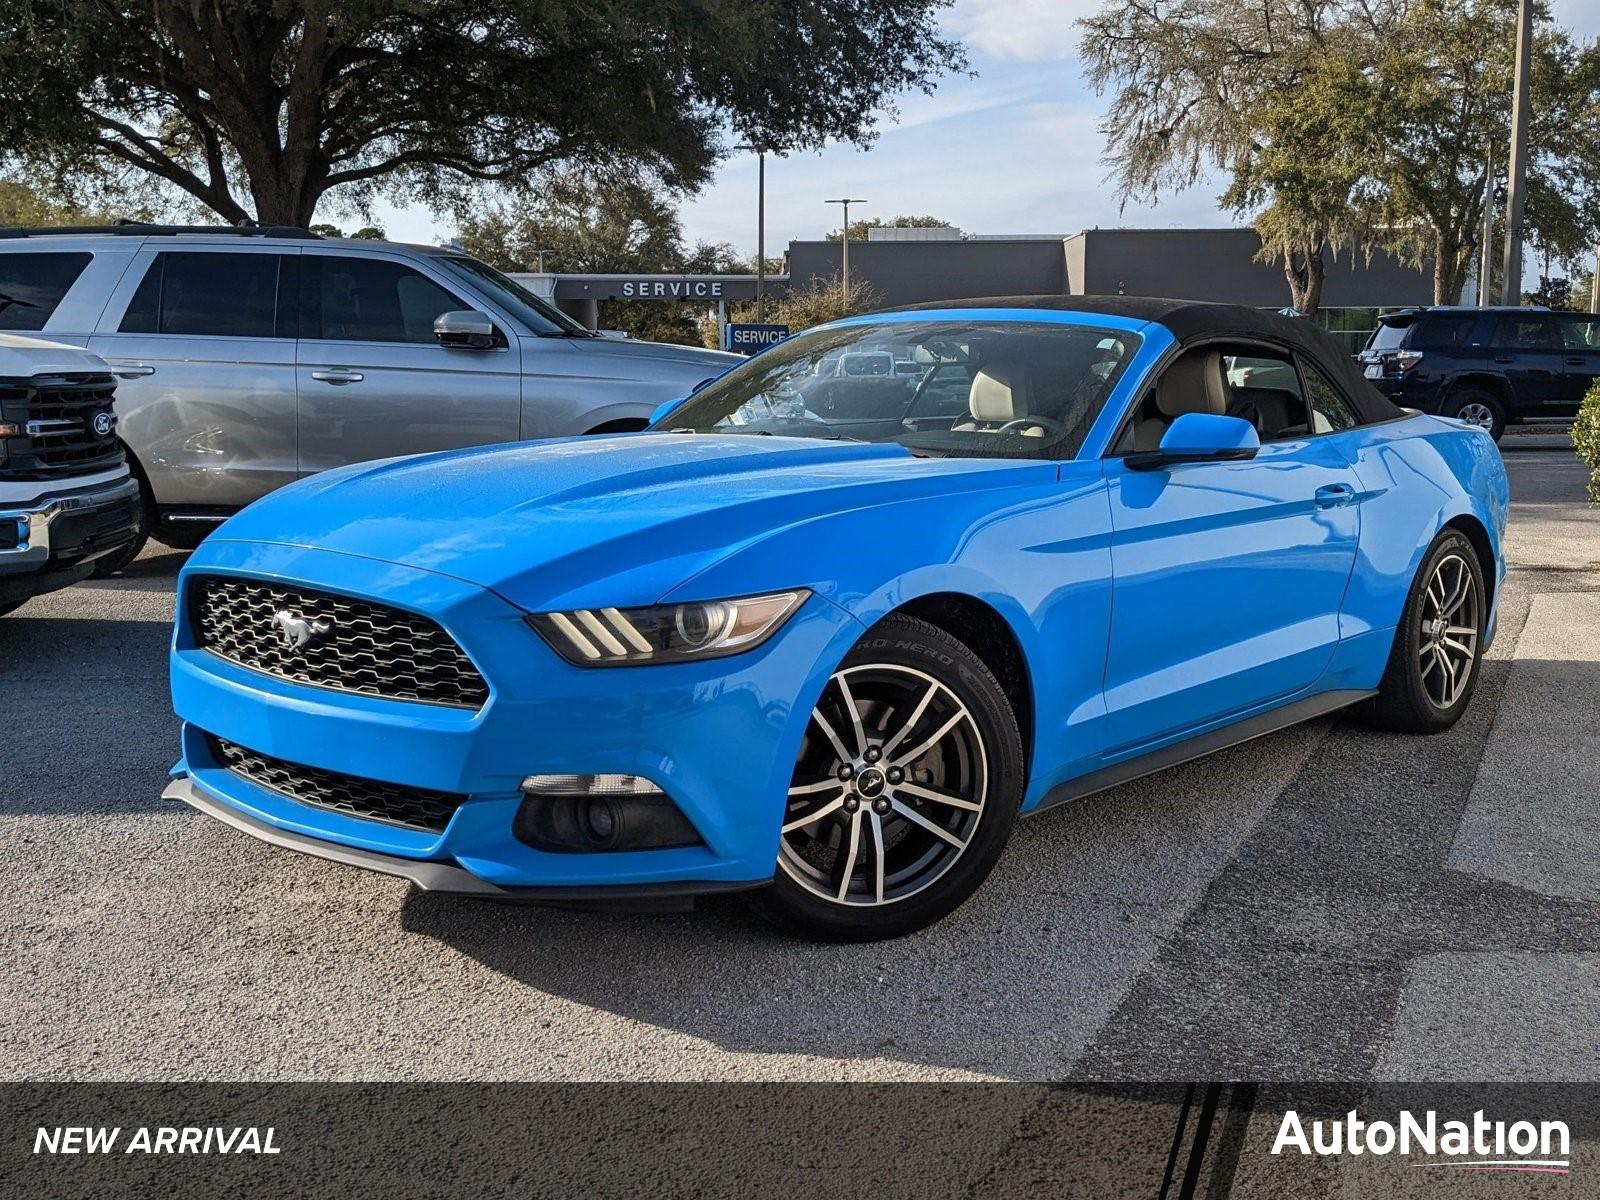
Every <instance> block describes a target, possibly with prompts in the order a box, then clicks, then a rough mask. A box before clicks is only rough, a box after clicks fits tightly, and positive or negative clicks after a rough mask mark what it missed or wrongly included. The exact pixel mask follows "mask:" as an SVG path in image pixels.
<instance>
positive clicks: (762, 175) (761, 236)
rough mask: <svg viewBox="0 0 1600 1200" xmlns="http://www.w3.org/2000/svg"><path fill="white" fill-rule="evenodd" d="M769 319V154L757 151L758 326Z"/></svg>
mask: <svg viewBox="0 0 1600 1200" xmlns="http://www.w3.org/2000/svg"><path fill="white" fill-rule="evenodd" d="M766 319H767V152H766V151H765V150H757V151H756V324H757V325H761V324H764V323H765V322H766Z"/></svg>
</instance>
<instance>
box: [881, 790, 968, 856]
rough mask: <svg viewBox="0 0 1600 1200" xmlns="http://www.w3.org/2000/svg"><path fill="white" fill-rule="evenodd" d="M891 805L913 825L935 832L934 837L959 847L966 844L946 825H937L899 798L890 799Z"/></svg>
mask: <svg viewBox="0 0 1600 1200" xmlns="http://www.w3.org/2000/svg"><path fill="white" fill-rule="evenodd" d="M889 807H890V808H891V809H893V810H894V811H895V812H896V813H898V814H899V815H900V816H902V817H904V818H905V819H906V820H908V821H910V822H911V823H912V824H913V825H919V826H921V827H922V828H923V829H925V830H926V831H927V832H929V833H931V834H933V836H934V837H936V838H938V839H940V840H941V841H945V842H949V843H950V845H952V846H957V847H961V846H965V845H966V843H965V842H963V841H962V840H961V839H960V838H958V837H957V836H956V835H955V834H953V833H951V832H950V831H949V830H948V829H946V828H945V827H944V826H942V825H936V824H935V823H934V822H932V821H930V820H928V818H927V817H925V816H923V815H922V814H921V813H919V812H918V811H917V810H916V809H914V808H911V807H909V806H907V805H904V804H901V803H900V801H898V800H891V801H889Z"/></svg>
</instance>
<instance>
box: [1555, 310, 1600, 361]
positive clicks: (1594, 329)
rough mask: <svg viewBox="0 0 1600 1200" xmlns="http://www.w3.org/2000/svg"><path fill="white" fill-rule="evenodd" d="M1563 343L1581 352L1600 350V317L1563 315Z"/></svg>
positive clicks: (1566, 346) (1588, 352)
mask: <svg viewBox="0 0 1600 1200" xmlns="http://www.w3.org/2000/svg"><path fill="white" fill-rule="evenodd" d="M1560 324H1561V344H1562V348H1563V349H1566V350H1574V351H1576V352H1577V353H1579V354H1594V353H1596V352H1600V317H1562V318H1561V322H1560Z"/></svg>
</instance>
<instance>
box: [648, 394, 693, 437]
mask: <svg viewBox="0 0 1600 1200" xmlns="http://www.w3.org/2000/svg"><path fill="white" fill-rule="evenodd" d="M687 399H688V397H687V396H679V397H678V398H677V399H675V400H668V401H667V402H666V403H664V404H658V405H656V410H655V411H654V412H653V413H651V414H650V424H649V426H648V428H650V429H654V428H655V427H656V426H657V425H658V424H660V423H661V422H662V421H664V420H666V419H667V415H668V414H669V413H670V412H672V410H673V409H675V408H677V407H678V405H680V404H682V403H683V402H684V401H685V400H687Z"/></svg>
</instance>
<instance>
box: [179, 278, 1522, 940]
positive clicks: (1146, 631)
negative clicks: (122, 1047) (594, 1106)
mask: <svg viewBox="0 0 1600 1200" xmlns="http://www.w3.org/2000/svg"><path fill="white" fill-rule="evenodd" d="M1108 342H1110V343H1114V345H1110V346H1108V345H1107V343H1108ZM861 344H871V345H873V346H875V347H877V348H878V349H880V350H883V351H885V352H887V353H891V354H893V357H894V358H895V359H896V360H897V361H899V360H926V361H928V362H929V364H930V369H929V370H928V372H927V374H926V375H925V376H924V378H923V381H922V383H923V384H928V383H929V382H930V381H931V380H932V379H934V378H935V377H936V376H946V377H948V376H959V377H960V378H962V379H964V380H965V395H966V403H965V405H964V407H963V409H962V411H961V412H959V413H949V414H947V415H946V416H944V417H942V418H940V419H939V420H934V419H932V418H931V417H930V418H920V419H919V418H906V419H903V420H899V421H893V422H890V421H879V422H878V423H876V424H874V423H873V422H870V421H866V420H860V421H854V422H852V427H853V428H854V430H855V431H856V434H858V435H859V437H852V436H849V435H842V434H841V433H840V432H839V430H840V424H839V423H838V422H835V421H832V420H822V419H819V418H817V417H816V416H815V415H814V414H812V413H810V412H808V411H806V410H804V409H800V408H796V407H795V406H794V405H793V404H792V403H791V402H790V398H791V397H792V396H793V394H794V391H795V388H796V387H797V385H799V384H801V383H803V382H805V381H807V380H811V379H814V378H815V377H816V376H815V369H816V365H817V363H818V362H820V361H825V360H826V359H827V358H828V356H830V355H834V354H837V353H838V352H839V351H841V350H846V349H848V348H850V347H852V346H856V345H861ZM1108 361H1109V362H1112V363H1113V364H1114V365H1113V366H1112V368H1111V370H1110V371H1109V372H1107V371H1105V370H1104V367H1105V364H1106V363H1107V362H1108ZM1228 361H1231V363H1232V366H1233V368H1234V369H1240V368H1243V369H1247V370H1251V369H1256V368H1259V369H1260V371H1261V375H1260V378H1262V379H1266V380H1269V381H1271V383H1272V385H1273V386H1270V387H1262V386H1255V380H1256V378H1257V376H1255V375H1249V376H1247V378H1249V379H1250V381H1251V383H1250V386H1244V387H1234V386H1233V385H1231V384H1230V383H1229V381H1228V375H1227V369H1226V368H1225V365H1224V364H1225V362H1228ZM852 382H856V383H859V384H861V385H862V388H861V390H860V391H858V392H856V393H854V395H855V396H856V397H857V398H858V400H859V402H860V403H861V404H862V405H863V406H864V407H865V408H867V409H870V410H871V411H872V412H873V413H875V414H876V413H882V412H885V411H888V410H890V409H891V408H892V405H891V404H890V403H889V402H888V401H887V400H885V399H884V397H891V398H892V400H893V404H903V403H905V398H904V397H903V395H902V393H903V391H904V389H905V387H906V385H907V382H908V381H907V380H905V379H902V378H901V377H899V376H898V375H895V374H878V375H874V376H871V377H868V378H864V379H857V380H853V381H852ZM869 388H877V389H880V390H881V392H882V393H883V395H882V396H879V397H873V396H871V395H870V394H869V393H868V390H867V389H869ZM912 403H914V398H913V400H912ZM842 415H843V416H844V417H846V418H848V417H849V416H850V414H849V413H848V412H847V413H844V414H842ZM656 428H657V429H658V430H662V431H667V430H670V431H671V432H652V433H646V434H644V435H641V436H632V437H627V438H606V439H581V440H577V439H575V440H568V441H564V442H558V443H548V444H543V445H533V446H517V447H503V448H498V449H488V450H473V451H462V452H459V453H455V454H441V455H430V456H425V457H420V458H415V459H409V460H406V461H403V462H391V463H384V464H376V465H373V466H371V467H350V468H346V469H344V470H340V471H336V472H330V473H328V474H326V475H323V476H321V477H319V478H317V479H311V480H306V481H304V482H303V483H300V484H298V485H296V486H294V487H291V488H286V489H284V490H283V491H281V492H279V493H278V494H276V495H274V496H272V497H269V498H267V499H266V500H264V501H262V502H261V503H259V504H256V505H253V506H252V507H251V508H250V509H248V510H247V511H245V512H244V513H241V514H240V515H239V516H237V517H235V518H233V519H232V520H231V521H230V522H228V524H227V525H225V526H224V527H223V528H222V529H221V530H219V531H218V533H217V534H216V535H215V536H213V537H212V538H210V539H208V540H207V542H206V543H205V545H204V546H202V547H201V548H200V549H199V550H198V551H197V552H196V553H195V555H194V556H193V557H192V558H191V559H190V561H189V563H188V564H187V565H186V566H185V568H184V572H183V575H182V577H181V580H180V592H181V601H180V604H179V606H178V613H179V615H178V624H177V629H176V633H175V637H174V642H173V654H172V660H171V667H172V692H173V702H174V706H175V708H176V711H177V712H178V714H179V716H180V717H181V718H182V720H183V723H184V724H183V734H182V738H183V747H182V749H183V759H182V762H181V764H180V766H179V768H178V771H177V775H178V777H177V778H176V779H175V781H174V783H173V784H172V786H171V787H170V788H169V789H168V793H167V794H168V795H169V796H170V797H172V798H174V799H180V800H183V801H185V802H187V803H189V804H191V805H194V806H195V807H197V808H199V809H201V810H202V811H205V812H207V813H210V814H211V815H213V816H215V817H217V818H219V819H221V820H223V821H226V822H228V823H229V824H231V825H234V826H235V827H237V828H240V829H242V830H245V831H247V832H249V833H251V834H253V835H255V836H257V837H260V838H264V839H266V840H268V841H271V842H275V843H278V844H280V845H285V846H291V847H293V848H295V849H299V850H302V851H305V852H308V853H311V854H316V855H320V856H323V857H326V858H332V859H335V860H338V861H341V862H346V863H351V864H355V865H359V866H364V867H368V868H371V869H374V870H379V871H386V872H389V873H392V874H397V875H401V876H404V877H407V878H410V879H412V880H414V881H415V882H417V883H418V884H419V885H421V886H423V887H426V888H434V889H440V890H447V891H449V890H454V891H464V892H469V893H473V894H479V895H500V896H524V897H529V898H534V899H541V898H542V899H570V898H574V897H580V896H582V897H609V898H611V899H617V898H624V899H638V898H641V897H644V898H648V899H650V900H652V901H659V900H660V899H661V897H663V896H685V895H693V894H697V893H701V892H706V891H719V890H750V891H751V892H752V898H753V901H754V903H755V904H756V905H757V906H758V907H759V908H760V910H761V911H762V912H763V913H765V914H766V915H767V916H768V917H770V918H771V919H772V920H774V921H775V922H777V923H778V924H780V925H782V926H783V927H785V928H788V929H791V930H795V931H798V932H801V933H803V934H805V935H807V936H811V937H821V938H838V939H852V940H856V939H869V938H880V937H889V936H895V935H898V934H903V933H907V932H910V931H912V930H915V929H919V928H922V927H923V926H925V925H928V924H929V923H931V922H933V921H936V920H938V919H940V918H941V917H943V916H944V915H945V914H947V913H949V912H950V911H951V910H952V909H954V908H955V907H956V906H957V905H958V904H960V903H961V902H962V901H963V900H965V899H966V898H967V897H968V896H969V895H971V893H972V892H973V891H974V890H975V889H976V888H977V887H978V886H979V884H980V883H981V882H982V881H983V879H984V878H985V877H986V876H987V875H988V873H989V871H990V869H991V868H992V867H993V865H994V863H995V861H996V859H997V858H998V856H999V855H1000V852H1001V850H1002V848H1003V847H1004V845H1005V843H1006V840H1007V838H1008V837H1009V835H1010V832H1011V827H1012V824H1013V822H1014V820H1015V818H1016V817H1017V815H1018V814H1019V813H1032V812H1037V811H1039V810H1042V809H1044V808H1047V807H1049V806H1050V805H1053V804H1058V803H1063V802H1066V801H1070V800H1075V799H1078V798H1081V797H1083V796H1085V795H1088V794H1090V793H1092V792H1095V791H1097V790H1099V789H1101V788H1105V787H1108V786H1111V785H1112V784H1115V783H1119V782H1122V781H1123V780H1126V779H1129V778H1133V777H1135V776H1137V775H1141V774H1144V773H1147V772H1149V771H1153V770H1157V769H1160V768H1161V767H1164V766H1167V765H1171V764H1173V763H1176V762H1181V761H1184V760H1186V759H1189V758H1192V757H1194V756H1196V755H1198V754H1202V753H1205V752H1207V751H1209V750H1213V749H1216V748H1218V747H1221V746H1224V745H1228V744H1231V743H1233V742H1237V741H1240V740H1243V739H1245V738H1250V737H1254V736H1257V735H1259V734H1261V733H1265V732H1268V731H1270V730H1272V729H1275V728H1278V727H1280V726H1283V725H1286V724H1290V723H1293V722H1295V721H1300V720H1304V719H1307V718H1309V717H1313V716H1317V715H1320V714H1324V713H1328V712H1331V711H1334V710H1337V709H1340V708H1344V707H1348V706H1351V705H1357V704H1359V705H1362V706H1364V708H1363V711H1364V712H1365V715H1366V716H1367V717H1368V719H1370V720H1372V721H1374V722H1376V723H1378V724H1381V725H1384V726H1387V727H1389V728H1394V729H1401V730H1409V731H1413V732H1436V731H1439V730H1442V729H1445V728H1448V727H1449V726H1450V725H1451V724H1452V723H1453V722H1454V721H1455V720H1456V719H1457V718H1458V717H1459V716H1460V715H1461V713H1462V712H1463V711H1464V710H1465V708H1466V706H1467V704H1468V703H1469V701H1470V698H1471V696H1472V693H1473V689H1474V687H1475V685H1476V683H1477V679H1478V673H1479V663H1480V659H1481V656H1482V654H1483V651H1484V649H1485V647H1486V646H1487V645H1488V644H1489V641H1490V639H1491V638H1492V636H1493V632H1494V614H1495V607H1494V604H1495V597H1496V596H1497V594H1498V592H1499V588H1500V584H1501V581H1502V579H1503V576H1504V569H1505V568H1504V561H1503V558H1502V556H1501V554H1500V549H1499V547H1500V539H1501V536H1502V534H1503V531H1504V528H1505V522H1506V514H1507V506H1508V500H1509V497H1508V494H1507V484H1506V476H1505V469H1504V466H1503V464H1502V463H1501V461H1500V456H1499V453H1498V452H1497V451H1496V449H1495V447H1494V444H1493V443H1492V442H1491V441H1490V439H1489V438H1488V437H1487V436H1485V434H1484V433H1483V432H1482V431H1481V430H1478V429H1473V428H1469V427H1466V426H1463V425H1461V424H1460V423H1458V422H1450V421H1442V420H1440V419H1438V418H1435V417H1430V416H1424V415H1421V414H1415V413H1413V414H1407V413H1405V412H1403V411H1402V410H1400V409H1397V408H1395V407H1394V406H1393V405H1391V404H1390V403H1389V402H1388V401H1386V400H1384V399H1383V397H1381V396H1380V395H1378V394H1377V393H1376V392H1374V391H1373V390H1372V389H1371V388H1369V387H1367V386H1366V384H1365V383H1364V382H1363V380H1362V378H1361V375H1360V373H1359V371H1358V370H1357V369H1356V367H1355V365H1354V363H1353V362H1352V361H1351V359H1350V358H1349V357H1348V356H1347V355H1345V354H1344V353H1343V352H1342V351H1341V350H1340V348H1339V347H1338V345H1337V343H1334V342H1333V341H1332V340H1331V339H1329V338H1328V337H1327V336H1326V335H1324V334H1322V333H1320V332H1319V331H1317V330H1315V329H1313V328H1312V327H1311V326H1310V324H1309V323H1308V322H1305V321H1290V320H1286V319H1283V318H1280V317H1277V316H1272V315H1268V314H1262V313H1258V312H1256V311H1254V310H1251V309H1244V308H1235V307H1231V306H1212V305H1204V304H1196V303H1190V302H1184V301H1162V300H1139V299H1135V298H1129V297H1073V298H1056V299H1048V298H1039V297H1021V298H1012V299H1006V300H996V301H980V302H974V303H966V304H961V305H955V306H950V307H943V308H941V307H933V308H928V309H920V310H916V309H914V310H907V311H902V312H897V313H887V314H879V315H876V316H869V317H859V318H853V319H850V320H846V321H842V322H838V323H835V324H832V325H827V326H822V327H820V328H817V329H813V330H810V331H808V332H805V333H802V334H800V335H798V336H796V337H794V338H791V339H789V340H787V341H785V342H783V343H781V344H779V345H777V346H775V347H772V348H770V349H768V350H766V351H765V352H763V353H762V354H760V355H758V356H756V357H754V358H752V359H750V360H749V361H748V362H747V363H745V364H744V365H743V366H741V367H739V368H737V369H736V370H734V371H731V372H729V373H728V374H727V375H725V376H723V377H722V378H720V379H719V380H717V381H716V382H714V383H712V384H710V385H708V386H707V387H705V388H703V389H701V390H700V391H699V392H698V393H696V394H695V395H694V396H692V397H690V398H689V399H687V400H686V401H683V402H681V403H678V404H676V405H674V406H668V410H667V411H664V412H663V413H662V414H661V416H660V419H659V422H658V425H657V426H656Z"/></svg>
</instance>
